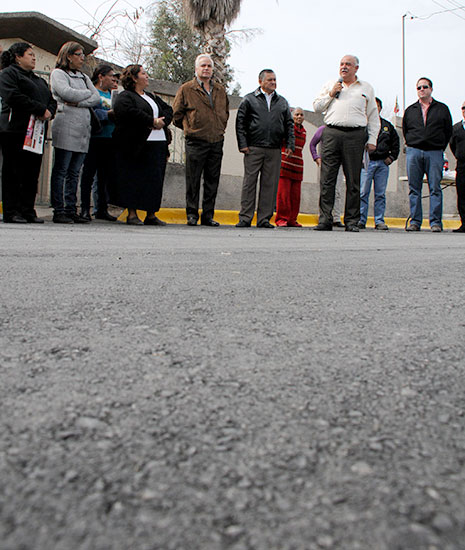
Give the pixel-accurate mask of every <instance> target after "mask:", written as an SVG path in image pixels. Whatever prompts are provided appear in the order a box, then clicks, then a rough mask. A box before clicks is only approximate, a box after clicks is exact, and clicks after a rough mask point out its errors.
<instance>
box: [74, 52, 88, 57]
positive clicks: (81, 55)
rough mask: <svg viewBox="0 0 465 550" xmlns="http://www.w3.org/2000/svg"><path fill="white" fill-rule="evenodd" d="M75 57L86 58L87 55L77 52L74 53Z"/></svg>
mask: <svg viewBox="0 0 465 550" xmlns="http://www.w3.org/2000/svg"><path fill="white" fill-rule="evenodd" d="M73 55H75V56H77V57H85V56H86V54H85V53H82V52H81V53H78V52H75V53H73Z"/></svg>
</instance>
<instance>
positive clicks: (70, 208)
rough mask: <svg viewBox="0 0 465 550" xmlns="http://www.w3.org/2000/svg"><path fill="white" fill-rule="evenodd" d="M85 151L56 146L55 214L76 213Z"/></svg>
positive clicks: (53, 182)
mask: <svg viewBox="0 0 465 550" xmlns="http://www.w3.org/2000/svg"><path fill="white" fill-rule="evenodd" d="M85 158H86V154H85V153H75V152H73V151H66V150H65V149H58V148H55V162H54V163H53V170H52V177H51V197H52V207H53V212H54V214H76V203H77V188H78V183H79V172H80V170H81V167H82V163H83V162H84V159H85Z"/></svg>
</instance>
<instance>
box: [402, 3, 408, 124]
mask: <svg viewBox="0 0 465 550" xmlns="http://www.w3.org/2000/svg"><path fill="white" fill-rule="evenodd" d="M406 17H407V14H406V13H404V15H403V16H402V113H405V18H406Z"/></svg>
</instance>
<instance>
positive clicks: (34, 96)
mask: <svg viewBox="0 0 465 550" xmlns="http://www.w3.org/2000/svg"><path fill="white" fill-rule="evenodd" d="M35 65H36V57H35V53H34V50H33V49H32V46H31V45H30V44H27V43H26V42H16V43H15V44H13V45H12V46H10V48H9V49H8V50H6V51H4V52H3V53H2V55H1V66H2V69H3V70H2V71H1V72H0V97H1V99H2V102H1V103H2V110H1V115H0V140H1V144H2V151H3V170H2V197H3V221H4V222H6V223H28V222H29V223H43V220H41V219H40V218H38V217H37V214H36V211H35V208H34V203H35V198H36V194H37V183H38V179H39V173H40V166H41V164H42V154H38V153H35V152H32V151H27V150H24V149H23V146H24V139H25V137H26V132H27V129H28V126H29V121H30V119H31V115H33V116H34V117H35V118H36V119H38V120H41V121H45V122H46V121H48V120H50V119H51V118H53V115H54V114H55V111H56V106H57V105H56V101H55V100H54V99H53V97H52V94H51V93H50V90H49V89H48V86H47V83H46V82H45V80H43V79H42V78H40V77H39V76H37V75H35V74H34V72H33V71H34V68H35Z"/></svg>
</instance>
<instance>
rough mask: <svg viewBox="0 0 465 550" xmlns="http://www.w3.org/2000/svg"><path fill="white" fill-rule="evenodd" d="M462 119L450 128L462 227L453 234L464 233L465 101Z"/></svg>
mask: <svg viewBox="0 0 465 550" xmlns="http://www.w3.org/2000/svg"><path fill="white" fill-rule="evenodd" d="M462 116H463V119H462V120H461V121H460V122H457V124H454V126H453V128H452V137H451V140H450V148H451V151H452V153H454V156H455V158H456V159H457V166H456V167H455V185H456V189H457V209H458V211H459V215H460V220H461V222H462V225H461V226H460V227H458V228H457V229H454V233H465V101H464V102H463V103H462Z"/></svg>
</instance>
